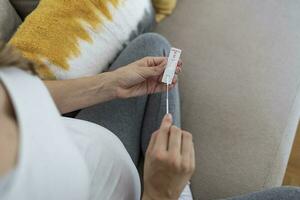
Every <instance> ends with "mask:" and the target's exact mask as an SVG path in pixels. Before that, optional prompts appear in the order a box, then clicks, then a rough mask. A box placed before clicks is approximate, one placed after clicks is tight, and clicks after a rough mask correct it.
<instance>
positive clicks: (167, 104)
mask: <svg viewBox="0 0 300 200" xmlns="http://www.w3.org/2000/svg"><path fill="white" fill-rule="evenodd" d="M167 82H169V76H167ZM166 107H167V108H166V113H167V114H169V84H168V83H167V98H166Z"/></svg>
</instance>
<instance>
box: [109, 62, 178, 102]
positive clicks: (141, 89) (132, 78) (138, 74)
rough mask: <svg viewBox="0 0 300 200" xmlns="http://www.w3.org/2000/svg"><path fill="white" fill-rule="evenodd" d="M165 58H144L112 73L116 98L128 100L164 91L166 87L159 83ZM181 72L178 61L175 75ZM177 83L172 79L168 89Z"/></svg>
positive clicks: (175, 79)
mask: <svg viewBox="0 0 300 200" xmlns="http://www.w3.org/2000/svg"><path fill="white" fill-rule="evenodd" d="M166 64H167V58H165V57H145V58H143V59H141V60H138V61H136V62H133V63H131V64H129V65H127V66H125V67H122V68H119V69H117V70H116V71H113V74H114V78H113V79H114V80H115V81H114V83H113V84H115V88H116V95H117V98H129V97H135V96H142V95H146V94H152V93H157V92H163V91H166V85H165V84H164V83H162V82H161V79H162V76H163V73H164V69H165V66H166ZM181 70H182V62H181V61H179V62H178V65H177V68H176V74H178V73H180V72H181ZM176 82H177V76H175V77H174V79H173V81H172V85H170V89H172V88H173V87H174V86H175V84H176Z"/></svg>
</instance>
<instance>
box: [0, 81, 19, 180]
mask: <svg viewBox="0 0 300 200" xmlns="http://www.w3.org/2000/svg"><path fill="white" fill-rule="evenodd" d="M18 144H19V135H18V127H17V122H16V118H15V114H14V110H13V107H12V104H11V102H10V99H9V96H8V95H7V92H6V90H5V89H4V87H3V85H2V84H1V83H0V176H2V175H4V174H6V173H7V172H9V171H10V170H11V169H13V168H14V166H15V165H16V160H17V152H18V149H19V148H18Z"/></svg>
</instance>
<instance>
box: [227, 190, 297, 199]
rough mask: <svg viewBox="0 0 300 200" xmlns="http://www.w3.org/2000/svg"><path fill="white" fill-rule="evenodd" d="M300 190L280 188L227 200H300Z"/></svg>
mask: <svg viewBox="0 0 300 200" xmlns="http://www.w3.org/2000/svg"><path fill="white" fill-rule="evenodd" d="M299 199H300V188H297V187H279V188H273V189H269V190H265V191H262V192H255V193H251V194H247V195H244V196H239V197H233V198H229V199H226V200H299Z"/></svg>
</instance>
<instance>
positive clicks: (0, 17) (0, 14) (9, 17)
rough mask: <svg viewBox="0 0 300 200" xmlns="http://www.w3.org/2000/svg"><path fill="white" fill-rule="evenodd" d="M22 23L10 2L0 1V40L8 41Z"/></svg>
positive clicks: (6, 0)
mask: <svg viewBox="0 0 300 200" xmlns="http://www.w3.org/2000/svg"><path fill="white" fill-rule="evenodd" d="M20 23H21V20H20V17H19V16H18V15H17V13H16V11H15V9H14V8H13V7H12V6H11V5H10V3H9V1H8V0H1V1H0V40H2V41H8V40H9V38H10V37H11V36H12V35H13V33H14V32H15V31H16V29H17V27H18V26H19V24H20Z"/></svg>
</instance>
